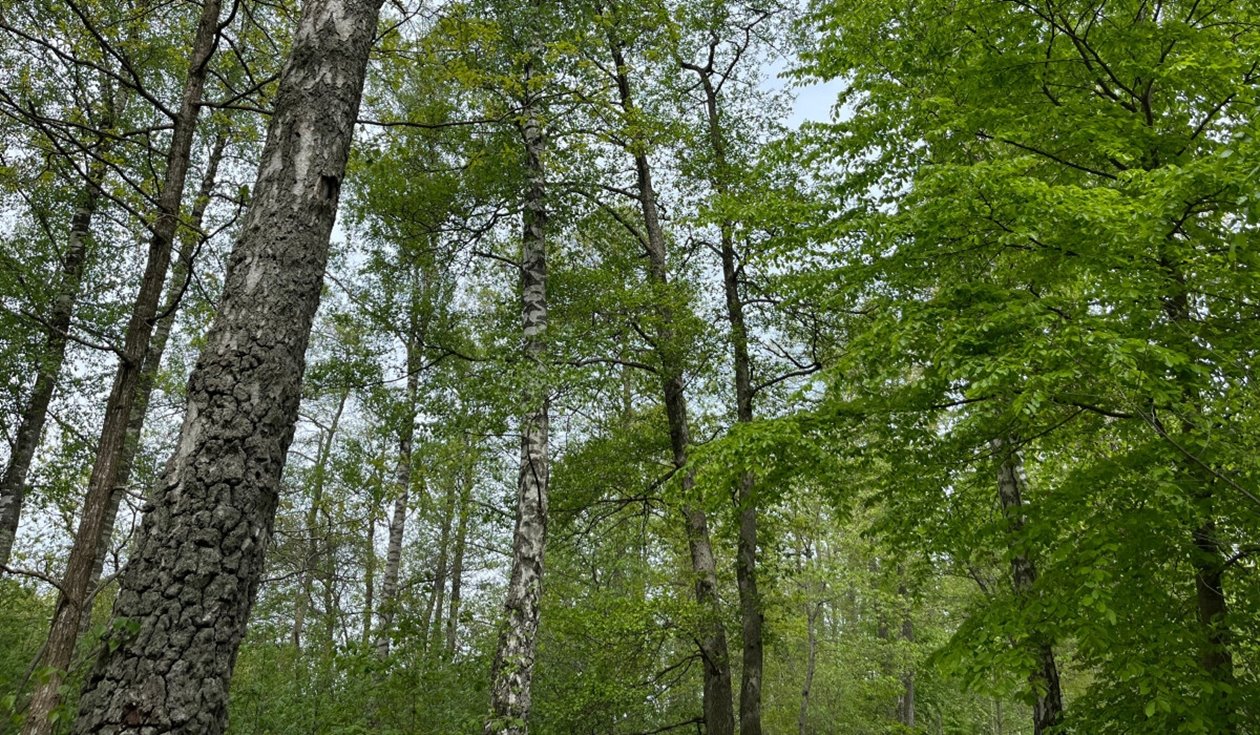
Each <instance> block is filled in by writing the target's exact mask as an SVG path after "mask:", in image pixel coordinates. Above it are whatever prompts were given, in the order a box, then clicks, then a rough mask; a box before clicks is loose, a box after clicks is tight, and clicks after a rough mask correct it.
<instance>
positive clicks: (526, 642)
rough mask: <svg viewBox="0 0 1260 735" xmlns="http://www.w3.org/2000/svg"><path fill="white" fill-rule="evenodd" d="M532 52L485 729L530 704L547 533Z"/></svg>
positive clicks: (513, 728) (542, 255)
mask: <svg viewBox="0 0 1260 735" xmlns="http://www.w3.org/2000/svg"><path fill="white" fill-rule="evenodd" d="M536 63H537V55H534V57H533V58H531V59H530V60H529V61H527V62H526V63H525V69H524V84H523V89H524V90H525V99H524V104H523V105H522V107H523V112H522V122H521V124H520V131H521V137H522V139H523V142H524V146H525V165H526V168H527V171H526V173H527V176H528V183H527V185H526V190H525V202H524V210H523V212H522V214H521V219H522V233H521V269H520V271H521V342H522V351H523V352H524V355H525V358H526V361H527V363H528V364H529V365H530V366H531V367H532V368H533V371H534V372H533V373H532V374H531V376H530V378H531V379H530V380H529V381H528V383H527V385H526V386H525V391H524V400H525V407H526V408H525V412H524V414H523V415H522V416H521V424H520V426H521V459H520V473H519V474H518V476H517V482H516V528H515V532H514V533H513V537H512V571H511V574H510V576H509V578H508V586H507V595H506V599H505V600H504V603H503V608H504V620H503V623H502V627H501V628H500V631H499V642H498V648H497V649H496V651H495V656H494V665H493V667H492V669H491V685H490V709H491V716H490V718H489V719H488V720H487V721H486V725H485V729H484V732H485V734H486V735H525V733H527V732H528V722H529V712H530V706H531V704H532V696H531V692H530V686H531V684H532V681H533V674H534V654H535V650H536V646H537V633H538V613H539V600H540V599H541V597H542V576H543V551H544V548H545V545H546V541H547V486H548V481H549V479H550V473H551V464H550V457H549V447H548V440H549V429H550V425H549V415H548V400H549V396H548V395H547V390H546V386H545V385H544V384H543V381H542V364H543V358H544V356H545V353H546V349H547V341H546V333H547V238H546V235H547V208H546V201H547V173H546V169H545V168H544V162H543V156H544V153H545V146H546V142H545V138H544V132H543V127H542V120H541V119H540V116H539V111H538V109H537V101H536V100H535V98H534V92H533V91H532V90H531V82H532V80H533V79H534V78H535V77H534V74H535V71H536V69H535V66H534V65H535V64H536Z"/></svg>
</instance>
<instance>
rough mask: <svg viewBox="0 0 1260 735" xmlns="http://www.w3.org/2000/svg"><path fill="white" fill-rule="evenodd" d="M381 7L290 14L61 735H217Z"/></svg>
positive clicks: (360, 3)
mask: <svg viewBox="0 0 1260 735" xmlns="http://www.w3.org/2000/svg"><path fill="white" fill-rule="evenodd" d="M380 4H381V0H311V2H308V3H307V4H306V5H305V7H304V8H303V12H302V16H301V20H300V21H299V24H298V27H297V31H296V35H295V39H294V44H293V49H292V52H291V55H290V57H289V60H288V62H287V63H286V65H285V68H284V71H283V73H282V76H281V80H280V84H279V87H278V90H277V94H276V99H275V106H274V114H273V115H272V118H271V121H270V125H269V129H268V134H267V142H266V145H265V146H264V149H263V153H262V160H261V165H260V170H259V175H258V180H257V183H256V185H255V187H254V198H253V202H252V203H251V205H250V208H249V211H248V213H247V215H246V217H245V221H244V223H243V226H242V231H241V235H240V238H239V239H238V241H237V243H236V245H235V247H234V248H233V252H232V255H231V257H230V259H229V264H228V272H227V277H226V280H225V285H224V291H223V298H222V301H221V303H220V308H219V312H218V315H217V317H216V319H215V322H214V324H213V326H212V327H211V329H210V332H209V334H208V335H207V338H206V346H205V348H204V350H203V351H202V353H201V356H200V358H199V359H198V361H197V365H196V367H195V369H194V371H193V374H192V376H191V378H190V379H189V384H188V410H187V413H186V415H185V417H184V423H183V427H182V429H181V430H180V437H179V441H178V443H177V449H176V451H175V454H174V455H173V457H172V461H171V462H170V463H169V470H168V472H167V474H166V477H165V478H164V480H163V482H162V486H161V487H160V488H159V490H158V492H157V493H155V495H154V498H155V501H154V506H152V507H151V508H149V509H148V512H147V513H146V515H145V518H144V523H143V526H142V529H141V534H140V538H139V539H138V543H137V545H136V548H135V550H134V552H133V553H132V555H131V559H130V561H129V562H128V565H127V570H126V572H125V574H124V575H123V578H122V584H121V589H120V590H119V593H118V600H117V602H116V604H115V607H114V612H113V619H114V624H113V626H112V628H111V630H112V636H113V638H112V639H111V640H110V641H109V643H108V645H105V646H102V650H101V653H100V656H99V658H98V660H97V662H96V665H95V667H94V669H93V671H92V672H91V674H90V675H89V676H88V678H87V680H86V682H85V684H84V689H83V695H82V697H81V699H80V702H79V713H78V717H77V719H76V721H75V724H74V727H73V729H72V732H74V733H75V734H76V735H84V734H86V733H115V734H117V733H163V734H165V735H217V734H218V733H220V732H222V731H223V729H224V727H225V725H226V717H227V690H228V681H229V679H230V677H231V673H232V668H233V666H234V664H235V661H236V651H237V648H238V646H239V645H240V642H241V638H242V636H243V634H244V629H245V623H246V621H247V619H248V617H249V612H250V608H251V606H252V605H253V601H254V597H255V595H256V593H257V590H258V584H259V580H260V578H261V573H262V568H263V556H264V552H265V549H266V547H267V544H268V543H269V541H270V536H271V529H272V524H273V521H274V517H275V510H276V505H277V502H278V492H279V486H280V475H281V472H282V470H283V468H284V461H285V454H286V452H287V450H288V446H289V443H290V442H291V441H292V438H293V428H294V424H295V422H296V420H297V410H298V402H299V400H300V397H301V391H300V385H301V379H302V373H303V369H304V353H305V351H306V345H307V341H308V338H309V334H310V328H311V323H312V320H313V319H314V315H315V309H316V307H317V306H318V303H319V296H320V286H321V284H322V282H323V273H324V267H325V263H326V261H327V253H328V238H329V235H330V233H331V231H332V226H333V220H334V218H335V216H336V209H337V199H338V194H339V190H340V185H341V179H342V177H343V175H344V173H345V165H346V159H347V156H348V153H349V149H350V143H351V137H352V133H353V128H354V121H355V119H356V116H357V114H358V107H359V100H360V97H361V94H362V89H363V79H364V73H365V71H366V66H367V58H368V52H369V50H370V48H371V44H372V40H373V36H374V32H375V28H376V20H377V14H378V13H379V11H380ZM90 549H91V550H92V551H94V550H95V545H92V546H91V547H90ZM89 559H90V556H89Z"/></svg>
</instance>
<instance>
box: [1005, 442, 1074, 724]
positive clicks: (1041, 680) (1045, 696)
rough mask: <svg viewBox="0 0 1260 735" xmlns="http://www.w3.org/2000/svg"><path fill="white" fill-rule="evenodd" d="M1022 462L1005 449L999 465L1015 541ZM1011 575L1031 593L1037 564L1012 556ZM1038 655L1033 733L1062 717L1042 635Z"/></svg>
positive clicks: (1050, 651)
mask: <svg viewBox="0 0 1260 735" xmlns="http://www.w3.org/2000/svg"><path fill="white" fill-rule="evenodd" d="M1004 444H1005V442H1003V441H1002V440H1000V439H995V440H994V441H993V448H994V450H995V451H1002V450H1003V446H1004ZM1026 484H1027V481H1026V480H1025V478H1024V465H1023V461H1022V460H1021V459H1020V457H1019V453H1018V451H1015V450H1007V451H1006V454H1005V455H1004V456H1003V457H1002V463H1001V464H1000V465H999V466H998V501H999V502H1000V504H1001V507H1002V515H1003V516H1004V517H1005V518H1006V523H1007V531H1008V533H1009V535H1010V538H1011V539H1012V541H1018V540H1019V539H1020V538H1021V537H1022V536H1023V530H1024V524H1025V519H1024V488H1025V486H1026ZM1011 577H1012V583H1013V585H1014V588H1015V594H1016V595H1018V596H1020V597H1026V596H1027V595H1029V594H1032V588H1033V585H1034V584H1035V583H1036V581H1037V567H1036V565H1035V564H1034V562H1033V560H1032V559H1031V558H1030V557H1029V556H1028V555H1027V554H1025V553H1022V552H1021V553H1017V554H1015V555H1014V556H1012V557H1011ZM1032 645H1033V646H1034V647H1035V650H1036V656H1037V668H1036V669H1035V670H1034V671H1032V672H1030V673H1029V675H1028V683H1029V685H1030V686H1031V687H1032V689H1033V691H1034V693H1035V694H1036V697H1037V698H1036V701H1034V702H1033V732H1034V733H1036V735H1042V734H1043V733H1047V732H1049V731H1050V729H1051V728H1053V727H1054V726H1055V725H1057V724H1058V723H1059V720H1060V719H1061V718H1062V716H1063V695H1062V692H1061V690H1060V687H1059V667H1058V665H1057V664H1056V663H1055V660H1054V646H1053V644H1052V643H1051V641H1049V640H1047V639H1045V638H1044V637H1042V636H1036V637H1035V638H1034V640H1033V642H1032Z"/></svg>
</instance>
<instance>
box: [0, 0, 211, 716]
mask: <svg viewBox="0 0 1260 735" xmlns="http://www.w3.org/2000/svg"><path fill="white" fill-rule="evenodd" d="M220 11H221V3H220V0H206V2H205V3H204V4H203V5H202V11H201V17H200V19H199V20H198V23H197V31H196V35H195V36H194V37H193V42H192V51H191V54H190V58H189V66H188V73H187V75H186V77H185V79H184V88H183V92H182V95H181V98H180V105H179V110H178V111H177V112H176V113H175V118H174V120H173V123H174V127H173V129H172V131H171V143H170V148H169V150H168V151H167V157H166V174H165V176H164V178H163V181H162V190H161V191H160V192H159V193H158V199H157V205H158V211H157V217H156V220H155V221H154V223H153V225H152V228H151V234H152V237H151V238H150V240H149V251H148V256H147V259H146V262H145V270H144V275H143V276H142V277H141V281H140V290H139V292H138V293H137V294H136V300H135V304H134V306H133V307H132V311H131V317H130V319H129V320H128V323H127V330H126V334H125V336H124V338H123V350H122V357H121V359H120V361H119V365H118V372H117V373H116V374H115V375H114V384H113V387H112V388H111V390H110V394H109V399H108V400H107V402H106V404H105V422H104V425H103V426H102V427H101V438H100V441H99V442H98V444H97V450H96V461H95V462H94V463H93V465H92V474H91V476H90V477H89V479H88V490H87V496H86V497H85V498H84V501H83V512H82V516H81V517H80V519H79V527H78V529H77V531H76V532H75V538H74V546H73V547H72V548H71V550H70V558H69V559H68V560H67V562H66V571H65V574H64V576H63V577H62V580H61V589H60V594H59V595H58V599H57V606H56V608H55V610H54V612H53V621H52V625H51V626H50V629H49V633H48V645H47V646H46V647H45V650H44V658H43V664H44V666H45V667H47V669H48V670H49V671H50V672H51V673H50V674H49V675H48V676H47V678H46V679H45V680H44V681H43V682H42V683H41V684H40V686H39V687H37V688H36V690H35V693H34V694H33V695H32V697H31V702H30V705H29V707H28V708H27V714H26V721H25V723H24V725H23V728H22V733H23V735H48V734H49V733H51V732H52V727H53V723H52V721H51V719H50V716H51V715H52V713H53V711H54V710H55V709H56V708H57V705H58V704H59V703H60V701H61V694H60V690H61V683H62V679H63V677H64V675H65V672H66V669H68V668H69V666H70V661H71V658H72V656H73V655H74V647H75V644H76V642H77V641H78V637H79V628H80V626H81V624H82V620H83V616H84V615H85V612H84V611H85V610H86V608H87V605H88V604H89V603H90V596H89V592H90V587H89V585H90V583H91V581H92V571H93V569H94V568H95V566H96V558H97V550H98V548H99V546H100V543H101V534H102V532H103V529H104V527H105V518H106V516H107V514H108V512H109V504H110V497H111V496H112V495H113V494H114V493H115V492H116V491H117V487H116V486H117V485H118V472H119V466H120V464H121V459H122V455H123V452H124V448H125V446H126V444H127V427H128V424H129V423H130V421H131V411H132V408H133V407H134V405H135V399H136V393H137V387H138V386H139V382H140V374H141V370H142V368H143V366H144V361H145V356H146V354H147V353H148V349H149V339H150V337H151V336H152V333H153V324H154V321H156V318H157V315H158V301H159V299H160V297H161V294H162V285H163V283H164V282H165V280H166V271H167V269H168V267H169V266H170V261H171V247H172V244H173V242H174V238H175V234H176V232H177V231H178V229H179V225H180V216H179V215H180V206H181V204H182V201H183V197H184V184H185V182H186V180H187V178H188V166H189V160H190V156H191V153H192V143H193V134H194V132H195V131H196V127H197V115H198V112H199V111H200V105H201V97H202V92H203V91H204V89H205V82H206V77H207V75H208V73H209V66H210V59H211V57H212V56H213V55H214V51H215V47H216V43H217V40H218V23H219V15H220Z"/></svg>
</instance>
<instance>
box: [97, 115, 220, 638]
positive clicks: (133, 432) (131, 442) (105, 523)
mask: <svg viewBox="0 0 1260 735" xmlns="http://www.w3.org/2000/svg"><path fill="white" fill-rule="evenodd" d="M226 147H227V137H226V136H223V135H220V136H219V137H218V138H217V139H216V140H215V142H214V146H213V147H212V148H211V150H210V156H209V158H208V159H207V160H206V170H205V173H204V174H203V175H202V178H201V187H200V188H199V189H198V190H197V198H196V199H195V200H194V201H193V207H192V211H191V212H190V214H189V218H188V220H189V221H188V229H187V230H185V231H184V233H183V237H182V239H181V241H180V246H179V254H178V258H177V259H176V261H175V267H174V268H173V269H172V270H171V277H170V279H169V281H170V282H169V283H168V284H167V286H166V296H165V297H164V298H163V299H162V310H161V311H160V312H159V313H158V320H157V324H156V325H155V326H154V327H153V336H152V338H150V340H149V349H148V351H147V352H146V353H145V356H144V365H143V366H142V367H141V369H140V380H139V384H138V385H137V386H136V397H135V403H134V404H133V405H132V407H131V416H130V418H129V420H128V422H127V440H126V443H125V444H124V445H123V449H122V455H121V456H120V457H119V459H118V475H117V476H118V482H117V484H116V485H115V487H114V491H113V492H112V493H110V496H109V502H108V503H107V505H106V507H105V517H104V518H103V519H102V522H101V537H100V541H99V543H98V544H97V549H96V559H95V561H94V562H93V564H92V578H91V580H90V581H89V587H90V588H94V587H95V586H96V584H97V583H98V582H99V581H100V579H101V572H102V570H103V569H104V568H105V557H106V556H107V555H108V554H109V550H110V545H111V542H112V539H113V535H114V523H115V521H116V520H117V518H118V507H119V505H120V504H121V502H122V496H123V494H124V491H125V489H126V485H127V482H128V481H129V480H130V479H131V471H132V468H133V466H134V465H135V460H136V454H137V453H139V451H140V443H141V433H142V432H143V431H144V422H145V420H146V419H147V418H148V413H149V401H150V399H151V398H152V396H153V386H154V383H155V381H156V380H157V374H158V371H159V370H160V369H161V367H162V356H163V355H164V354H165V353H166V344H167V342H169V341H170V337H171V329H172V328H173V327H174V325H175V314H176V312H177V311H178V310H179V306H180V303H181V302H182V301H183V297H184V290H185V287H186V286H187V281H188V279H189V278H190V277H191V275H192V268H193V259H194V258H195V257H196V251H197V248H198V247H199V246H200V244H201V242H202V237H203V235H202V233H201V226H202V222H203V221H204V219H205V214H206V208H207V207H208V206H209V204H210V196H211V195H212V194H213V193H214V185H215V181H216V180H217V178H218V174H219V164H220V163H221V162H222V160H223V152H224V149H225V148H226ZM91 612H92V609H91V606H90V605H87V606H84V610H83V620H84V625H83V627H84V628H86V625H87V622H88V621H89V620H90V618H91Z"/></svg>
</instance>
